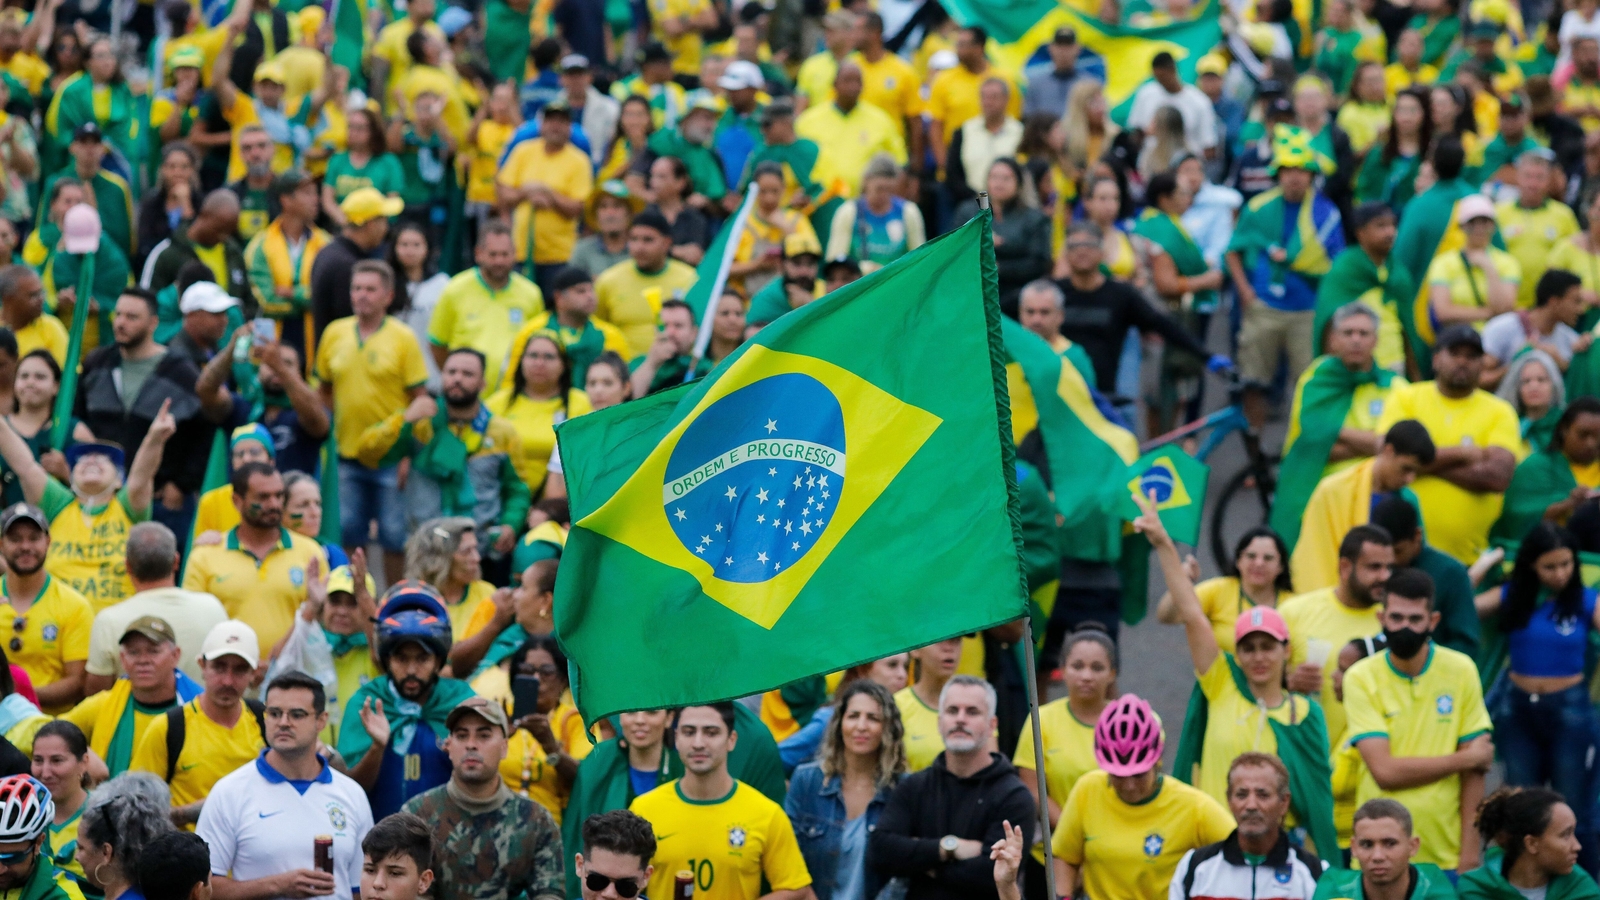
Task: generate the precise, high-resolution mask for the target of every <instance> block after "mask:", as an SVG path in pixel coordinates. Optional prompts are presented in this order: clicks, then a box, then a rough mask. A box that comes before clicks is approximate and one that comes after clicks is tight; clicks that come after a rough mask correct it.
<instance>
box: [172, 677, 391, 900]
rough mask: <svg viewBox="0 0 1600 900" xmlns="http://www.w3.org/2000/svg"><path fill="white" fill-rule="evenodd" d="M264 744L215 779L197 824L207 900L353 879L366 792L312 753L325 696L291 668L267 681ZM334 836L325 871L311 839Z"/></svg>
mask: <svg viewBox="0 0 1600 900" xmlns="http://www.w3.org/2000/svg"><path fill="white" fill-rule="evenodd" d="M265 700H266V707H267V709H266V725H267V742H268V743H269V744H270V747H269V749H268V750H267V751H266V752H264V753H262V754H261V756H260V757H258V758H257V759H256V761H255V762H253V763H250V764H248V765H246V766H243V767H241V768H239V769H238V770H236V771H234V772H233V774H231V775H228V776H226V777H224V778H223V779H222V780H221V781H218V782H217V784H216V786H215V787H214V788H212V789H211V796H210V797H208V798H207V799H206V804H205V807H204V808H203V809H202V810H201V811H200V823H199V825H198V826H197V827H196V828H195V832H196V833H197V834H199V835H200V837H202V838H204V839H205V842H206V844H207V846H209V847H210V848H211V874H212V879H211V893H212V896H213V898H215V900H263V898H269V897H299V898H309V897H328V896H332V897H337V898H339V900H346V898H349V897H350V896H351V892H352V891H353V890H355V889H358V888H359V887H360V886H361V862H362V859H361V839H362V838H363V837H365V836H366V834H367V831H368V830H369V829H371V828H372V808H371V807H370V806H369V805H368V803H367V795H366V794H365V793H364V792H363V791H362V790H361V787H360V785H358V784H356V783H355V782H354V781H352V780H351V779H350V778H349V777H347V776H345V775H342V774H340V773H338V772H335V771H334V770H333V769H331V768H330V767H329V766H328V762H327V760H325V759H323V758H322V757H320V756H318V755H317V735H318V734H319V733H321V731H322V729H323V727H324V726H325V725H327V724H328V714H327V708H326V703H327V698H326V696H325V695H324V694H323V690H322V685H321V683H319V682H318V681H317V680H316V679H314V678H311V677H310V676H307V675H304V674H301V673H299V672H289V673H287V674H284V675H280V676H278V677H277V678H274V679H273V680H272V683H271V684H269V685H267V691H266V694H265ZM319 835H327V836H331V837H332V838H333V851H332V852H333V874H331V875H330V874H328V873H326V872H319V871H317V869H316V866H315V856H314V849H313V848H314V841H315V839H316V837H317V836H319Z"/></svg>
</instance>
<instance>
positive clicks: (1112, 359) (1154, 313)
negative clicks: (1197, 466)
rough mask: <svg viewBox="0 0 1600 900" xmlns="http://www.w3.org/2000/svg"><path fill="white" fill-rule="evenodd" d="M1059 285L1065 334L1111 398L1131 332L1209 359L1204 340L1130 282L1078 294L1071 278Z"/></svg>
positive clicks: (1113, 281)
mask: <svg viewBox="0 0 1600 900" xmlns="http://www.w3.org/2000/svg"><path fill="white" fill-rule="evenodd" d="M1056 285H1057V286H1058V287H1060V288H1061V293H1062V295H1063V296H1064V298H1065V300H1064V305H1065V307H1064V311H1065V318H1063V320H1062V322H1061V334H1062V335H1063V336H1065V337H1066V338H1067V339H1069V340H1071V341H1072V342H1073V343H1074V344H1082V345H1083V352H1085V353H1087V354H1089V361H1090V362H1092V363H1094V379H1095V382H1096V386H1097V387H1099V389H1100V390H1101V391H1102V392H1104V393H1105V394H1107V395H1110V394H1111V393H1112V392H1114V391H1115V390H1116V389H1117V362H1118V360H1119V359H1120V357H1121V356H1122V342H1123V341H1124V340H1125V339H1126V338H1127V335H1128V329H1129V328H1137V329H1139V330H1140V331H1141V332H1145V333H1150V332H1154V333H1156V334H1159V335H1161V336H1162V337H1163V338H1165V339H1166V340H1167V343H1168V344H1171V345H1173V346H1175V347H1179V348H1182V349H1184V350H1188V351H1189V352H1190V353H1193V354H1196V355H1198V356H1199V357H1200V358H1201V359H1205V358H1207V357H1208V356H1209V355H1210V354H1209V353H1208V352H1207V350H1206V345H1205V344H1203V343H1201V342H1200V339H1199V338H1197V337H1195V336H1194V335H1193V334H1191V333H1189V330H1188V329H1186V328H1184V327H1183V325H1182V324H1181V323H1179V322H1178V320H1176V319H1174V318H1173V317H1172V316H1170V315H1168V314H1167V313H1165V312H1163V311H1161V310H1159V309H1157V308H1156V307H1155V306H1154V305H1152V304H1151V303H1150V301H1148V300H1146V299H1145V297H1144V295H1143V294H1141V293H1139V292H1138V291H1137V290H1135V289H1134V288H1132V287H1131V286H1129V285H1128V284H1127V283H1125V282H1121V281H1117V280H1116V279H1114V278H1107V279H1106V280H1105V281H1104V282H1103V283H1101V285H1100V287H1098V288H1095V289H1094V290H1092V291H1080V290H1078V289H1077V288H1075V287H1073V286H1072V280H1071V279H1069V278H1062V279H1060V280H1058V281H1057V282H1056ZM1007 315H1013V316H1014V315H1015V314H1014V313H1013V312H1008V313H1007Z"/></svg>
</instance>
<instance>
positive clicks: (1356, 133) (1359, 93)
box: [1334, 62, 1389, 155]
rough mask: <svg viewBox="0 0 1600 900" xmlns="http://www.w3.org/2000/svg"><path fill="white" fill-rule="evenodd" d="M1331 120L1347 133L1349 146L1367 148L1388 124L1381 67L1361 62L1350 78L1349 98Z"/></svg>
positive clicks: (1387, 103)
mask: <svg viewBox="0 0 1600 900" xmlns="http://www.w3.org/2000/svg"><path fill="white" fill-rule="evenodd" d="M1334 122H1335V123H1336V124H1337V125H1338V126H1339V127H1340V128H1343V129H1344V132H1345V134H1347V135H1349V137H1350V149H1351V150H1354V151H1355V152H1356V154H1357V155H1360V154H1363V153H1366V152H1367V148H1369V147H1371V146H1372V145H1373V144H1374V143H1375V142H1376V141H1377V140H1378V138H1379V137H1381V136H1383V134H1384V132H1385V131H1387V130H1388V128H1389V95H1388V92H1387V91H1386V90H1385V89H1384V84H1383V67H1382V66H1380V65H1378V64H1377V63H1375V62H1364V63H1362V64H1360V65H1359V66H1357V67H1356V74H1355V77H1354V78H1353V79H1351V81H1350V99H1348V100H1346V101H1345V104H1344V105H1343V106H1341V107H1340V108H1339V115H1338V116H1337V117H1335V118H1334Z"/></svg>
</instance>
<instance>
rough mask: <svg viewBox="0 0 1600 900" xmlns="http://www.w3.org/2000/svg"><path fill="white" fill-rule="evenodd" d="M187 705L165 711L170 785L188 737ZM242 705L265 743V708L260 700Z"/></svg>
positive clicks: (168, 781) (247, 701)
mask: <svg viewBox="0 0 1600 900" xmlns="http://www.w3.org/2000/svg"><path fill="white" fill-rule="evenodd" d="M188 705H189V704H187V703H180V704H178V705H177V706H174V707H173V708H171V709H169V710H167V783H168V784H171V783H172V776H173V775H175V774H176V773H177V771H178V756H179V754H181V753H183V742H184V739H185V738H186V737H188V731H189V725H188V722H187V721H185V719H184V715H183V709H184V707H186V706H188ZM244 705H245V707H246V708H247V709H249V710H250V714H251V715H253V716H255V717H256V727H257V728H259V729H261V741H262V743H266V741H267V706H266V704H264V703H262V702H261V701H260V700H246V701H244Z"/></svg>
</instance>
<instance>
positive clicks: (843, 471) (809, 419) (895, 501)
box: [555, 213, 1028, 722]
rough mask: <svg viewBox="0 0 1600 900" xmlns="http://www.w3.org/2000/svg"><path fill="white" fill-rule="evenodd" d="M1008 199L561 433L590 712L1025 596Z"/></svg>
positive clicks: (843, 650) (560, 592)
mask: <svg viewBox="0 0 1600 900" xmlns="http://www.w3.org/2000/svg"><path fill="white" fill-rule="evenodd" d="M990 225H991V221H990V216H989V214H988V213H984V214H982V215H980V216H979V217H977V218H975V219H973V220H972V221H970V222H968V223H967V224H966V225H964V226H962V227H961V228H959V229H957V230H956V231H954V232H952V233H950V234H947V235H945V236H943V237H941V238H939V239H937V240H934V241H932V242H930V243H928V244H926V245H925V246H923V247H921V248H919V249H918V250H917V251H915V252H914V253H912V254H909V255H908V256H906V257H905V258H903V259H901V260H899V261H897V262H896V263H894V264H893V265H890V266H887V267H885V268H884V269H881V270H879V271H877V272H874V273H873V274H872V275H870V276H868V277H866V278H864V279H862V280H860V281H857V282H855V283H854V284H851V285H849V286H847V287H845V288H842V289H840V290H838V291H835V292H834V293H832V294H829V295H828V296H826V297H824V298H822V299H821V300H818V301H817V302H815V303H811V304H809V305H807V306H805V307H804V308H802V309H800V310H798V311H796V312H794V313H791V314H790V315H787V316H784V317H783V318H782V319H780V320H778V321H777V322H775V323H774V324H772V325H770V326H768V327H767V328H765V329H762V330H761V331H760V332H759V333H758V334H757V335H756V336H755V337H754V338H753V339H751V340H750V341H749V342H747V343H746V344H745V345H744V346H742V347H741V348H740V349H739V350H738V351H737V352H735V353H733V354H732V355H730V356H729V357H727V358H726V359H724V360H723V361H722V362H721V363H720V364H719V365H718V366H717V367H716V369H715V370H713V371H712V372H711V373H710V374H709V375H708V376H706V377H705V378H702V379H700V380H698V381H695V382H693V383H691V384H688V385H685V386H682V387H679V388H675V389H673V390H670V391H665V392H662V393H660V394H655V395H652V396H650V397H646V398H643V399H641V400H636V401H633V402H629V403H624V404H622V405H620V406H617V407H613V408H610V409H606V410H602V411H600V412H596V413H591V414H589V415H585V416H580V417H578V418H576V419H573V420H571V421H570V422H568V423H566V424H564V425H562V426H561V428H560V429H559V430H558V432H557V437H558V439H559V441H560V446H561V458H562V460H563V461H564V464H565V465H566V475H567V489H568V491H569V492H570V495H571V496H570V503H571V508H572V523H573V524H572V532H571V534H570V536H569V537H568V539H567V544H566V548H565V550H564V552H563V554H562V560H561V572H560V575H559V576H558V579H557V583H556V603H555V620H556V621H555V625H556V634H557V636H558V638H559V640H560V642H561V645H562V647H563V648H564V649H565V650H566V652H567V655H568V658H569V659H570V661H571V669H572V676H573V677H572V692H573V696H574V698H575V699H576V701H577V704H578V708H579V709H580V710H581V711H582V712H583V715H584V718H585V720H586V721H589V722H593V721H595V720H596V719H598V718H601V717H603V716H606V715H610V714H612V713H615V712H623V711H627V710H634V709H654V708H662V707H671V706H682V705H684V704H688V703H705V702H711V701H717V700H725V699H729V698H733V697H740V696H745V695H748V694H753V693H758V692H761V691H765V690H769V689H771V688H775V687H778V686H780V685H783V684H787V683H789V682H791V681H794V680H796V679H797V678H801V677H804V676H807V675H812V674H816V673H820V672H827V671H833V670H837V669H840V668H844V667H846V666H850V665H854V664H856V663H860V662H865V661H868V660H872V659H877V658H879V657H882V656H885V655H888V654H891V653H897V652H900V651H903V650H907V649H910V648H912V647H917V646H921V645H923V644H927V643H930V642H933V641H938V640H942V639H945V638H949V637H953V636H956V635H962V634H968V633H971V632H974V631H978V630H981V629H983V628H986V627H990V626H993V625H996V624H999V623H1001V622H1005V621H1009V620H1012V619H1015V618H1018V617H1019V616H1022V615H1024V614H1025V613H1026V611H1027V601H1028V596H1027V590H1026V585H1025V583H1024V580H1023V572H1022V567H1021V562H1020V559H1021V555H1020V547H1021V531H1020V518H1019V516H1020V513H1019V506H1018V493H1017V486H1016V483H1015V477H1014V474H1013V470H1014V454H1015V451H1014V448H1013V445H1012V442H1011V434H1010V430H1011V422H1010V410H1009V408H1008V406H1007V400H1006V372H1005V363H1006V356H1005V350H1004V347H1003V344H1002V340H1001V327H1000V309H999V303H998V299H997V293H996V282H995V263H994V251H993V243H992V239H991V232H990Z"/></svg>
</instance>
